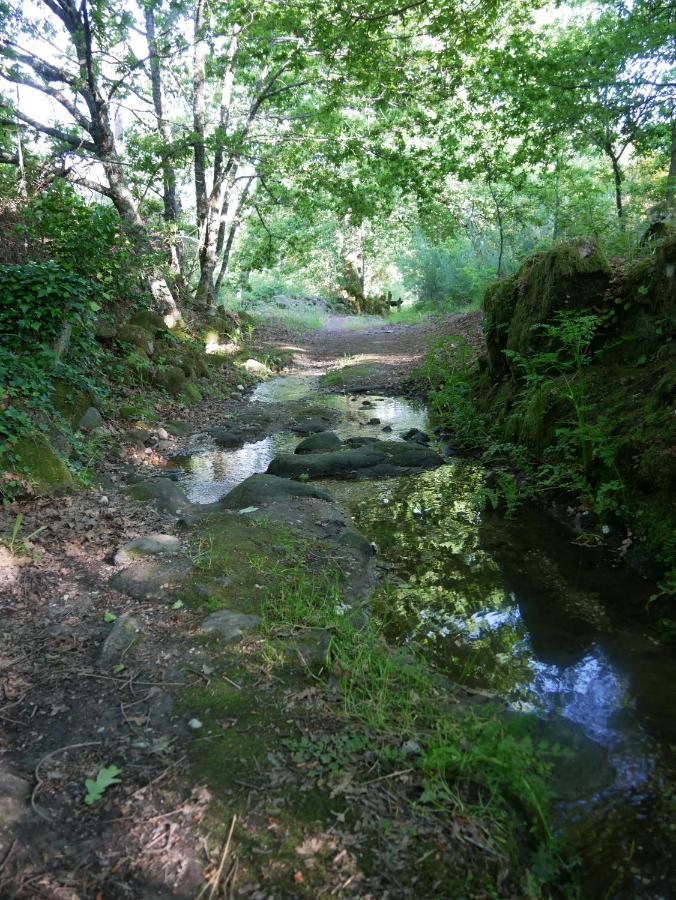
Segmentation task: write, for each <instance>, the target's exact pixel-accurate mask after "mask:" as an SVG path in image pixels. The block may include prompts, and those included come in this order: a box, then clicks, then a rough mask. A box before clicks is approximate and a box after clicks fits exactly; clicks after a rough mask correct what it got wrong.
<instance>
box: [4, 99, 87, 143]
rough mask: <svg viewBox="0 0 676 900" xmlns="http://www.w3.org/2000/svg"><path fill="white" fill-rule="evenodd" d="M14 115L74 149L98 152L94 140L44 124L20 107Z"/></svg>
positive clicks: (36, 129)
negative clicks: (22, 110)
mask: <svg viewBox="0 0 676 900" xmlns="http://www.w3.org/2000/svg"><path fill="white" fill-rule="evenodd" d="M14 115H15V116H16V117H17V119H21V121H22V122H25V123H26V125H29V126H30V127H31V128H33V129H34V130H35V131H39V132H40V133H41V134H46V135H48V136H49V137H53V138H56V139H57V140H58V141H63V143H64V144H68V145H69V146H70V147H72V148H73V150H88V151H89V152H90V153H94V154H96V152H97V150H96V144H94V143H93V141H87V140H85V139H84V138H79V137H77V135H75V134H68V132H67V131H62V130H61V129H60V128H53V127H52V126H51V125H43V124H42V122H37V121H36V120H35V119H31V117H30V116H27V115H26V113H24V112H21V110H19V109H15V110H14Z"/></svg>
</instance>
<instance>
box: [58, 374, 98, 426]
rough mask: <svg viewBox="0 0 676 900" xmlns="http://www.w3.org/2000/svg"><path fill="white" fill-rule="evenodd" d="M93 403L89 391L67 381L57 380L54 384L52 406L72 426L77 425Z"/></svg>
mask: <svg viewBox="0 0 676 900" xmlns="http://www.w3.org/2000/svg"><path fill="white" fill-rule="evenodd" d="M92 401H93V397H92V395H91V394H90V393H89V391H85V390H84V389H82V388H76V387H74V386H73V385H72V384H69V383H68V382H67V381H62V380H61V379H56V380H55V381H54V382H53V384H52V406H53V407H54V409H55V410H56V411H57V412H58V413H60V414H61V415H62V416H63V418H64V419H66V420H67V421H68V422H69V423H70V424H71V425H77V423H78V422H79V421H80V419H81V418H82V416H83V415H84V414H85V413H86V412H87V410H88V409H89V407H90V406H91V405H92Z"/></svg>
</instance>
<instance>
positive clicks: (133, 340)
mask: <svg viewBox="0 0 676 900" xmlns="http://www.w3.org/2000/svg"><path fill="white" fill-rule="evenodd" d="M117 340H118V341H122V342H123V343H125V344H132V345H133V346H134V347H136V348H138V349H139V350H143V351H144V352H145V353H152V351H153V347H154V341H153V335H152V333H151V332H150V331H147V330H146V329H145V328H141V327H140V326H139V325H129V324H127V325H120V327H119V328H118V329H117Z"/></svg>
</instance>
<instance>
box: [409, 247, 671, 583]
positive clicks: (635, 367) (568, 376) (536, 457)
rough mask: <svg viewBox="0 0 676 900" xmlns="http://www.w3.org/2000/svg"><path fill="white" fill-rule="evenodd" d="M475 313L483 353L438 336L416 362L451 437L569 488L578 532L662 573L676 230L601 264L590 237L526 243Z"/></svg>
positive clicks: (544, 485) (533, 486) (550, 484)
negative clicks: (639, 253) (545, 246)
mask: <svg viewBox="0 0 676 900" xmlns="http://www.w3.org/2000/svg"><path fill="white" fill-rule="evenodd" d="M484 313H485V320H484V330H485V335H486V346H485V353H484V354H482V355H480V356H478V357H475V356H474V355H473V354H471V353H470V352H469V351H468V349H467V348H466V347H465V346H464V345H463V342H462V340H461V339H459V338H449V339H445V340H444V341H442V342H440V343H439V344H438V345H437V347H436V348H435V349H434V350H433V351H432V352H431V353H430V355H429V356H428V358H427V360H426V362H425V364H424V366H423V367H422V369H421V370H420V378H421V380H422V381H423V382H424V386H425V388H426V390H427V391H428V393H429V397H430V404H431V408H432V411H433V413H434V415H435V416H436V418H437V420H438V422H439V423H440V424H441V425H443V426H444V427H445V428H446V430H447V432H448V434H449V437H450V439H451V440H452V441H454V442H455V443H456V444H457V445H459V446H464V447H472V448H474V449H476V448H480V449H481V450H482V451H483V452H484V453H485V454H486V458H488V459H491V460H492V461H493V462H498V463H500V462H503V463H505V464H506V465H508V466H512V467H516V468H519V469H521V470H522V471H523V472H524V473H525V474H527V475H528V476H529V477H528V478H527V479H526V481H525V482H524V485H523V487H524V490H525V492H526V493H527V492H531V493H534V494H541V493H546V494H548V495H550V496H551V493H552V492H553V493H554V494H557V493H558V494H559V495H561V496H562V497H564V498H567V500H566V502H567V503H571V502H572V504H573V506H574V507H575V509H576V512H577V513H580V512H581V513H583V514H585V513H586V522H587V524H588V525H589V523H591V526H592V527H591V529H590V530H588V531H587V536H586V537H587V539H589V540H592V539H598V540H602V539H603V538H604V535H606V534H608V533H609V532H610V533H611V537H612V534H613V533H614V534H616V535H617V539H616V543H617V546H618V548H619V549H620V551H621V552H622V553H623V554H625V555H629V556H631V555H633V554H635V555H636V557H637V559H638V558H641V559H643V560H644V561H645V560H652V561H654V562H655V563H656V564H657V565H656V569H655V574H656V575H657V576H658V577H664V575H665V574H667V575H668V573H669V571H672V573H673V570H674V567H675V566H676V538H675V535H676V516H675V511H674V506H673V496H674V491H675V489H676V454H675V453H674V446H675V445H676V418H675V417H674V395H675V393H676V366H675V364H674V363H675V358H674V357H675V352H674V348H675V347H676V343H674V340H673V338H674V323H675V322H676V235H675V234H674V233H673V232H672V233H670V234H668V235H667V236H666V237H665V238H664V239H663V240H661V241H659V242H657V243H655V244H653V245H651V247H650V248H648V250H646V255H645V256H644V257H643V258H642V259H640V260H639V261H635V262H631V263H622V264H620V263H619V262H618V261H616V262H615V263H614V265H613V266H612V267H611V266H610V264H609V263H608V261H607V260H606V259H605V257H604V256H603V254H602V252H601V251H600V249H599V248H598V247H597V246H596V245H595V243H594V242H593V241H591V240H577V241H574V242H570V243H566V244H562V245H559V246H556V247H554V248H552V249H551V250H549V251H546V252H543V253H538V254H535V255H534V256H532V257H531V258H529V259H528V260H526V262H525V263H524V264H523V265H522V266H521V268H520V269H519V271H518V272H517V273H516V274H515V275H513V276H511V277H509V278H505V279H503V280H501V281H498V282H496V283H495V284H493V285H491V286H490V287H489V288H488V289H487V291H486V295H485V299H484ZM575 498H576V499H575ZM658 570H659V571H658ZM672 577H673V576H672ZM668 580H669V579H668V578H667V581H668ZM665 583H666V582H665Z"/></svg>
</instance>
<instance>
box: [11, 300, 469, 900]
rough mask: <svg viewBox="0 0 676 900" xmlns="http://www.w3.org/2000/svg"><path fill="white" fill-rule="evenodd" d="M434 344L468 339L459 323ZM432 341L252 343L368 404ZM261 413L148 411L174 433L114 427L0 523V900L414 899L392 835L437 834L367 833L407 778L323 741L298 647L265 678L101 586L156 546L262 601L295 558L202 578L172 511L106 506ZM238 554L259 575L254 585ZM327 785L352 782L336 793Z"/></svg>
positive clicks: (173, 616)
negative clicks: (369, 391) (162, 544)
mask: <svg viewBox="0 0 676 900" xmlns="http://www.w3.org/2000/svg"><path fill="white" fill-rule="evenodd" d="M443 327H444V329H446V330H456V329H457V330H459V331H461V332H463V333H465V334H467V333H469V334H470V335H471V339H473V340H476V339H477V335H478V322H477V319H476V316H465V317H454V318H452V320H447V321H446V322H445V323H444V324H443ZM439 329H440V325H439V323H435V324H431V325H430V324H427V325H421V326H415V327H406V326H388V325H382V324H380V323H376V322H373V323H371V322H369V323H368V325H367V327H366V328H363V329H360V330H355V328H354V326H353V323H352V322H350V321H349V320H338V319H332V320H330V322H329V323H328V326H327V327H326V328H325V329H323V330H322V331H320V332H317V333H313V334H311V335H306V336H304V337H303V338H291V336H288V335H283V334H282V335H281V336H280V335H279V334H276V335H275V334H269V335H268V336H267V338H266V342H267V345H268V346H272V345H274V346H276V347H293V348H294V352H295V354H296V366H297V370H298V371H307V370H318V369H322V370H323V369H329V368H332V367H337V366H340V365H342V364H344V362H345V360H346V358H348V357H349V361H350V364H353V363H356V364H359V363H369V364H371V365H372V366H373V370H372V372H376V373H377V375H378V377H377V378H375V379H371V380H370V387H371V388H374V387H377V390H379V391H381V392H382V391H385V390H387V389H388V388H394V386H396V385H398V384H399V383H400V382H401V380H402V378H403V377H405V375H406V374H407V373H408V372H409V371H410V369H411V367H412V366H413V365H414V364H415V363H416V361H417V360H418V359H419V358H420V356H421V354H422V353H423V351H424V349H425V347H426V346H427V345H428V344H429V341H430V340H431V339H432V338H433V337H434V336H435V335H436V334H437V333H438V331H439ZM259 413H260V409H259V408H258V407H256V405H255V404H251V403H248V402H246V401H235V400H221V399H207V400H205V402H204V403H203V404H201V405H200V406H199V407H198V408H196V409H194V410H191V411H189V412H187V413H180V412H177V410H170V409H167V410H166V411H165V414H166V418H167V420H168V419H169V418H174V419H176V418H181V417H182V419H183V428H182V429H180V430H181V431H182V434H180V435H178V436H173V437H172V436H169V435H167V434H166V433H164V432H163V431H159V429H160V428H161V422H158V423H156V424H155V425H153V426H152V427H151V428H149V429H148V432H147V439H146V440H145V441H144V440H143V436H142V435H141V437H140V438H139V435H138V434H137V435H136V436H135V437H134V438H133V440H130V439H129V435H128V434H125V433H123V432H122V431H121V430H118V432H117V446H115V447H113V448H112V451H111V453H110V454H109V455H108V456H107V457H106V459H105V460H103V461H102V463H101V466H100V469H99V472H98V483H97V484H96V485H94V486H92V488H91V489H89V490H83V491H81V492H79V493H76V494H73V495H70V496H67V497H63V498H59V499H53V498H44V499H39V500H33V501H28V502H23V503H13V504H10V505H9V506H7V507H6V508H5V509H3V510H2V512H1V513H0V532H1V533H2V534H4V535H11V534H12V531H13V529H14V527H15V526H16V524H17V521H20V527H19V528H18V530H17V531H16V535H15V540H14V542H13V543H12V541H11V540H9V541H6V543H5V546H2V545H0V598H1V599H0V608H1V610H2V624H3V628H2V635H1V644H0V726H1V728H2V730H1V732H0V734H1V735H2V737H1V739H0V897H2V898H15V897H16V898H25V897H31V898H33V897H44V898H50V900H51V898H53V900H66V898H68V900H85V898H96V900H116V898H127V897H133V898H160V897H186V898H188V897H195V896H198V895H200V896H206V897H209V898H211V897H216V896H225V895H228V896H237V897H253V898H258V900H263V898H267V897H270V898H272V897H286V896H288V897H317V896H329V895H331V896H338V897H341V896H346V897H347V896H350V897H363V898H367V897H380V896H385V895H387V896H388V897H395V896H401V897H408V896H414V895H416V892H417V895H418V896H424V894H421V893H420V892H419V890H418V888H417V887H416V886H415V882H416V879H415V878H413V881H411V877H410V873H409V875H408V876H406V877H404V876H403V875H402V872H403V871H404V869H405V867H406V865H407V864H408V863H407V860H408V856H409V855H410V850H407V846H408V844H410V839H409V838H408V837H407V834H408V830H407V829H408V828H409V827H412V825H413V824H415V827H416V828H418V830H419V835H420V840H421V841H422V844H419V845H417V851H419V850H420V847H421V846H424V845H425V841H426V840H427V838H426V837H425V835H428V836H429V839H430V840H432V836H434V840H435V841H437V842H439V841H441V842H443V840H444V835H443V829H442V831H441V832H440V831H439V825H438V823H435V821H434V820H433V819H430V818H429V817H427V816H424V815H421V816H420V820H419V821H418V822H416V823H411V821H409V822H407V823H402V822H399V824H398V825H395V824H393V825H392V830H391V831H390V832H388V834H387V835H386V834H385V833H384V832H383V831H382V830H381V829H380V825H379V823H380V821H381V819H382V818H383V817H386V818H388V820H390V819H391V820H392V822H393V823H395V822H397V817H398V816H400V813H401V804H402V797H403V796H405V794H406V792H407V791H408V790H409V789H410V786H411V785H410V781H407V776H406V774H404V776H402V779H401V781H400V782H399V783H398V785H397V786H396V787H395V786H394V785H393V783H391V782H389V781H381V780H380V777H381V775H382V773H381V771H380V769H379V763H378V762H377V759H374V758H373V756H372V755H371V756H369V754H368V753H366V754H365V753H364V752H361V753H359V752H355V755H354V758H353V757H352V756H351V751H349V750H348V749H345V748H343V750H340V749H336V748H337V747H338V748H340V746H341V745H340V741H341V740H342V736H341V733H340V726H339V725H338V724H337V722H336V710H335V709H334V708H333V706H332V700H331V694H330V690H329V692H328V694H327V693H326V692H325V691H323V690H321V691H320V690H319V689H318V688H317V687H315V686H314V685H313V682H312V681H311V680H308V677H307V667H306V665H305V662H306V661H304V660H303V653H304V652H305V651H304V649H303V646H304V645H301V644H302V642H301V644H299V645H298V646H297V643H298V642H297V637H298V636H297V635H292V638H293V640H294V641H296V643H293V644H292V649H293V654H294V657H295V655H296V654H297V655H298V656H299V657H300V659H301V661H302V664H301V665H300V666H299V665H298V662H297V661H296V664H295V666H294V665H290V666H286V668H283V669H278V668H277V667H276V666H275V665H273V664H272V662H271V661H270V658H269V643H266V642H264V641H262V640H260V639H258V638H257V637H253V636H245V638H244V640H243V641H242V642H241V643H239V644H237V645H234V646H235V649H233V647H231V646H230V645H228V646H227V648H225V649H224V648H223V647H222V646H220V645H219V644H218V643H216V644H214V642H213V641H210V640H209V639H208V638H206V637H205V635H204V634H203V633H202V632H201V631H200V623H201V622H202V620H203V619H204V616H205V614H206V613H208V612H209V602H207V601H206V600H205V601H204V602H201V601H200V600H199V598H195V596H193V597H192V602H188V601H187V600H185V601H184V600H183V599H181V598H182V596H183V595H182V594H180V592H179V591H178V590H175V589H174V588H175V585H174V583H173V581H172V579H173V578H174V575H176V571H177V570H175V569H174V570H171V571H170V572H169V574H167V575H166V576H165V577H166V581H163V580H162V579H160V580H159V582H158V581H157V579H156V583H155V585H154V588H153V590H151V591H149V592H147V593H146V594H145V595H144V594H143V593H142V592H139V591H136V593H134V591H135V590H136V589H134V590H132V592H131V593H130V592H129V590H122V589H117V588H116V587H115V586H113V584H111V577H112V576H114V575H116V573H117V572H119V570H120V559H119V557H118V559H117V561H116V559H115V554H116V552H117V551H118V550H119V548H120V547H121V546H122V545H124V544H126V543H127V542H129V541H130V540H132V539H134V538H137V537H140V536H144V535H148V534H149V533H160V534H164V535H169V536H171V537H172V538H174V539H176V540H175V543H176V545H177V548H176V552H177V556H176V558H177V559H178V560H183V561H185V564H186V566H188V567H190V566H192V569H191V571H192V572H193V573H194V572H197V573H198V574H199V575H200V577H202V576H204V577H205V578H207V579H211V581H212V582H214V580H215V579H216V578H217V576H218V578H220V580H221V583H222V586H223V588H224V590H226V591H227V589H228V586H227V585H226V582H227V583H228V584H230V583H231V582H232V583H233V584H234V586H235V587H238V589H241V590H242V591H244V589H245V588H246V590H249V591H251V592H254V593H255V591H257V590H263V589H264V588H265V585H266V584H267V582H266V579H268V580H269V579H271V578H273V575H272V574H271V572H272V570H273V569H275V567H277V566H279V567H281V570H282V571H287V570H286V569H285V568H284V567H285V566H286V567H292V566H294V565H296V564H297V562H298V558H297V557H298V548H297V547H296V546H295V545H293V542H292V543H291V544H288V545H286V546H284V545H283V534H284V532H281V531H280V532H277V531H274V528H273V526H270V527H271V528H273V530H272V531H271V532H270V533H269V534H267V533H266V532H265V529H264V528H258V529H257V532H259V533H260V534H257V533H255V532H256V529H250V530H249V531H246V533H245V532H242V534H240V533H239V532H237V534H236V535H235V538H236V540H234V541H233V544H232V547H229V548H228V549H227V550H225V551H224V555H225V556H227V558H228V559H229V560H230V561H231V562H230V563H229V564H230V565H232V567H233V568H232V571H230V569H228V571H227V574H224V571H220V570H219V571H218V572H217V571H216V569H213V570H212V569H210V568H209V566H211V562H210V561H208V562H206V563H205V561H204V560H205V555H206V557H208V555H209V553H208V552H207V551H208V550H209V548H208V547H207V548H206V550H205V544H204V542H205V541H207V543H208V542H209V541H212V544H211V545H210V546H211V547H213V535H211V536H209V535H207V537H205V532H204V530H203V526H201V525H199V524H197V525H195V524H194V522H193V521H192V520H191V518H190V515H186V514H185V510H181V508H180V505H179V508H178V509H177V508H176V505H175V504H174V506H172V505H171V503H169V504H166V503H165V504H164V507H163V508H162V505H161V504H160V506H158V504H156V503H139V502H136V501H135V500H132V499H130V497H129V495H128V494H127V493H125V491H124V487H125V485H126V484H128V483H130V482H132V481H136V480H138V479H142V478H144V477H146V476H148V475H149V474H153V475H156V474H157V473H158V471H160V470H161V469H162V468H163V467H165V466H166V465H167V460H168V459H169V458H170V457H171V455H172V454H174V453H176V452H177V451H178V450H179V449H180V448H181V446H182V445H183V444H184V443H185V441H186V436H185V435H186V434H190V433H193V432H197V431H200V430H201V429H203V428H204V427H206V426H207V425H213V424H215V423H216V424H217V423H220V422H222V421H223V420H224V419H226V418H228V417H231V416H233V415H236V416H237V417H238V419H239V421H240V422H243V423H245V424H244V425H243V427H242V431H241V434H242V440H246V439H250V438H251V437H254V436H260V435H261V434H263V433H264V432H266V431H267V432H269V431H271V430H275V429H276V428H278V427H279V417H278V416H277V415H276V412H275V410H274V408H268V409H267V411H266V416H260V415H259ZM158 431H159V434H158ZM320 505H321V504H320ZM313 515H314V513H313ZM19 516H20V517H22V518H21V520H18V519H17V517H19ZM230 516H231V517H232V514H230ZM228 521H229V522H232V521H234V520H233V519H232V518H231V519H229V520H228ZM320 524H321V527H326V525H325V523H324V524H322V523H320ZM315 526H317V527H319V526H318V520H317V518H316V516H314V518H312V516H311V517H310V518H309V519H308V521H307V533H308V535H310V536H311V539H309V540H310V543H308V544H307V545H304V547H303V553H304V554H305V555H304V556H303V563H304V565H307V567H308V568H309V569H310V570H312V568H313V567H314V568H315V569H316V570H317V572H318V573H319V574H321V571H322V569H323V568H325V567H326V565H327V560H330V559H331V554H332V552H333V551H332V550H331V547H332V546H333V544H331V542H330V541H329V542H328V543H327V542H326V540H324V538H322V539H321V540H320V539H319V538H317V540H315V537H312V535H313V534H314V532H313V528H315ZM274 527H277V526H274ZM332 527H333V526H332ZM233 528H235V526H234V525H233ZM235 530H236V529H235ZM316 530H317V529H316V528H315V531H316ZM256 541H258V543H256ZM247 542H248V543H247ZM8 543H9V547H8V546H7V544H8ZM327 548H329V549H328V550H327ZM209 552H210V551H209ZM271 553H272V554H273V555H274V554H277V556H275V559H274V560H272V559H271V556H270V554H271ZM256 554H258V555H260V557H261V558H264V559H265V562H264V564H263V565H262V567H261V566H259V569H258V570H257V571H256V572H254V571H253V567H252V560H253V559H254V556H255V555H256ZM265 554H267V556H265ZM322 554H324V555H322ZM327 554H328V555H327ZM348 556H349V554H348ZM256 558H258V556H256ZM336 559H338V557H336ZM340 559H341V560H343V556H341V557H340ZM233 560H234V561H233ZM336 565H343V563H342V562H336ZM237 567H239V568H237ZM275 570H276V569H275ZM288 571H291V569H290V568H289V569H288ZM172 573H173V574H172ZM274 577H276V576H274ZM176 578H178V576H177V575H176ZM179 580H180V579H179ZM259 582H260V583H259ZM177 584H178V581H177ZM117 585H118V587H119V582H118V583H117ZM288 638H289V635H282V636H279V640H281V641H282V642H283V641H287V642H288ZM280 646H281V645H280ZM283 646H284V647H286V644H283ZM281 652H282V651H281V650H280V653H281ZM266 653H267V654H268V656H266V655H265V654H266ZM219 704H220V705H219ZM308 734H314V735H317V734H323V735H324V736H325V737H324V738H323V739H322V740H324V745H323V746H324V750H325V752H324V753H323V755H322V754H320V755H319V756H317V757H315V756H313V753H314V752H315V751H314V750H312V751H311V752H309V756H308V757H307V758H306V759H303V757H302V754H301V756H300V757H298V754H297V753H296V756H295V757H294V755H293V752H292V751H291V750H289V747H288V746H287V743H288V741H289V740H291V739H293V741H296V744H295V746H296V747H297V746H298V741H299V740H302V739H304V738H303V736H307V735H308ZM351 735H352V737H354V736H355V732H352V733H351ZM356 736H357V738H358V737H359V735H358V734H357V735H356ZM308 746H309V745H308ZM369 752H370V751H369ZM341 754H342V755H341ZM326 758H328V759H329V760H332V764H335V765H334V767H333V768H332V766H331V765H328V764H327V763H326V762H322V760H325V759H326ZM299 759H300V762H299ZM113 765H114V766H116V767H117V769H118V770H119V782H117V783H113V784H112V785H111V786H110V787H109V789H105V790H103V791H100V792H99V793H98V794H97V792H96V790H95V789H94V791H93V793H92V789H91V785H89V788H88V787H87V785H86V783H85V780H86V779H94V780H95V779H96V778H97V775H98V773H100V772H101V770H102V769H106V768H107V767H110V766H113ZM365 765H366V770H364V766H365ZM335 767H337V768H340V769H341V770H343V769H344V770H345V771H347V772H350V773H351V774H350V779H356V780H357V781H358V782H360V783H359V784H355V783H353V781H351V780H348V782H345V783H344V784H343V785H342V787H337V786H336V784H334V781H333V778H334V775H335V771H334V769H335ZM369 767H370V773H369V774H368V775H367V771H368V768H369ZM318 771H319V774H320V775H321V778H323V783H322V784H323V787H322V789H321V790H318V788H317V772H318ZM386 777H387V778H388V779H389V775H387V776H386ZM409 777H410V776H409ZM321 778H320V781H321ZM99 783H100V782H99ZM329 788H330V790H329ZM329 795H330V796H329ZM235 810H236V812H234V811H235ZM233 817H236V819H237V827H236V829H235V832H234V834H235V836H236V837H235V839H234V843H233V844H232V846H230V845H228V851H227V853H226V852H225V850H224V847H225V846H226V839H227V833H228V830H229V827H230V825H231V823H233V821H234V819H233ZM449 840H450V838H449ZM420 852H422V851H420ZM425 852H426V851H425ZM434 852H436V851H434V849H432V850H431V851H430V853H434ZM409 862H410V860H409ZM219 864H221V865H220V870H219ZM217 876H218V878H217ZM210 879H211V880H210ZM217 880H218V882H219V885H220V884H222V885H224V887H222V888H221V887H216V886H215V885H216V881H217ZM212 887H213V890H212ZM202 889H205V893H204V894H200V890H202ZM386 891H387V892H388V893H387V894H385V892H386ZM439 896H441V894H439Z"/></svg>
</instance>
